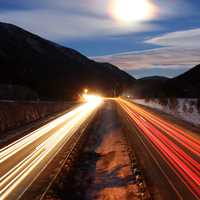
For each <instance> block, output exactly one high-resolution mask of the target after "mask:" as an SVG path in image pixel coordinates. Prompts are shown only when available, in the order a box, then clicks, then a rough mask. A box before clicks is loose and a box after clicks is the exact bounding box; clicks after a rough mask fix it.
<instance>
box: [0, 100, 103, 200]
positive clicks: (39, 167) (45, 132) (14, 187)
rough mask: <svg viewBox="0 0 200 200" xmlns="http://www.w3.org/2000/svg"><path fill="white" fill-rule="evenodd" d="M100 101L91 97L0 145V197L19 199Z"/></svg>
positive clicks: (10, 199)
mask: <svg viewBox="0 0 200 200" xmlns="http://www.w3.org/2000/svg"><path fill="white" fill-rule="evenodd" d="M101 103H102V100H101V99H99V98H92V101H90V100H88V101H87V102H85V103H83V104H82V105H80V106H79V107H77V108H75V109H74V110H72V111H70V112H68V113H66V114H64V115H63V116H61V117H59V118H57V119H55V120H53V121H51V122H49V123H47V124H46V125H44V126H42V127H41V128H39V129H37V130H35V131H33V132H31V133H29V134H27V135H26V136H24V137H22V138H20V139H19V140H17V141H15V142H13V143H11V144H9V145H8V146H6V147H4V148H2V149H0V200H4V199H9V200H12V199H15V200H16V199H20V198H21V197H22V195H23V194H24V193H25V191H26V190H27V189H28V188H29V187H30V186H31V184H32V183H33V182H34V180H36V179H37V178H38V176H39V175H40V174H41V173H42V172H43V171H44V169H45V168H46V167H47V166H48V164H49V163H50V162H51V160H52V159H53V158H54V157H55V156H56V155H57V153H58V152H59V151H60V150H61V149H62V148H63V146H64V145H66V144H67V142H68V141H69V140H70V138H72V137H73V135H74V134H75V133H76V132H77V130H78V129H79V128H80V127H81V125H82V124H83V123H85V122H86V121H87V120H88V119H89V118H90V117H91V115H92V114H93V113H95V111H96V110H97V109H98V107H99V106H100V105H101Z"/></svg>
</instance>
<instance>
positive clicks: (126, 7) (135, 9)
mask: <svg viewBox="0 0 200 200" xmlns="http://www.w3.org/2000/svg"><path fill="white" fill-rule="evenodd" d="M111 9H112V15H113V16H114V18H116V19H118V20H120V21H124V22H134V21H143V20H148V19H151V18H153V17H154V15H155V9H156V8H155V5H153V4H152V3H151V2H150V1H149V0H113V1H112V8H111Z"/></svg>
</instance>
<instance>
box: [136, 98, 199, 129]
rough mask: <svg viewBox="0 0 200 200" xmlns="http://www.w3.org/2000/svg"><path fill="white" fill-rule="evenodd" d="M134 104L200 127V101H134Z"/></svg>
mask: <svg viewBox="0 0 200 200" xmlns="http://www.w3.org/2000/svg"><path fill="white" fill-rule="evenodd" d="M133 102H134V103H137V104H140V105H144V106H147V107H150V108H154V109H157V110H161V111H163V112H165V113H168V114H171V115H173V116H175V117H177V118H179V119H183V120H185V121H187V122H190V123H192V124H194V125H196V126H200V110H199V109H198V104H199V100H198V99H162V100H161V99H152V100H145V99H134V100H133Z"/></svg>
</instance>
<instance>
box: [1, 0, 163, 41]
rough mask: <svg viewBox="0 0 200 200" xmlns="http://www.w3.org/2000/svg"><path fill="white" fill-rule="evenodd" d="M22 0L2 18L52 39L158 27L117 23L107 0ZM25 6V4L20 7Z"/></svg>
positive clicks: (4, 13)
mask: <svg viewBox="0 0 200 200" xmlns="http://www.w3.org/2000/svg"><path fill="white" fill-rule="evenodd" d="M35 2H36V1H33V0H30V1H25V0H18V3H19V4H18V5H17V4H15V3H13V2H9V3H10V4H12V5H13V7H14V8H15V7H17V9H7V10H3V11H1V13H0V21H4V22H8V23H13V24H16V25H18V26H21V27H23V28H25V29H28V30H29V31H32V32H34V33H36V34H39V35H41V36H43V37H46V38H48V39H52V40H56V41H62V40H64V39H71V38H73V39H74V38H85V37H88V38H89V37H99V36H113V35H120V34H127V33H133V32H145V31H150V30H155V29H158V28H159V26H158V25H154V24H151V23H148V24H147V23H133V24H131V25H122V24H118V23H116V21H115V20H113V19H112V18H111V17H110V16H109V13H108V10H107V9H108V1H107V0H75V1H66V0H60V1H55V0H44V1H40V2H38V1H37V3H35ZM20 5H21V7H20Z"/></svg>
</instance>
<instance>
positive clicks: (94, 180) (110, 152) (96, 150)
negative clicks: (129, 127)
mask: <svg viewBox="0 0 200 200" xmlns="http://www.w3.org/2000/svg"><path fill="white" fill-rule="evenodd" d="M114 106H115V105H114V104H113V103H109V102H108V103H106V105H105V106H104V108H103V109H102V111H100V112H101V113H100V114H99V117H98V119H97V120H96V122H95V123H94V125H93V126H92V127H91V129H90V130H89V131H90V136H89V138H88V141H87V143H86V144H85V147H84V150H83V152H82V154H81V156H80V158H79V160H78V162H77V163H76V165H75V168H74V170H73V172H72V173H71V175H70V176H66V177H63V178H62V180H60V182H59V183H57V185H55V186H54V187H53V190H52V191H51V195H49V198H47V199H70V200H75V199H81V200H86V199H87V200H94V199H95V200H113V199H114V200H126V199H127V200H137V199H140V198H139V188H138V185H137V184H136V180H135V177H134V175H133V173H132V169H131V160H130V156H129V153H128V146H127V142H126V139H125V137H124V134H123V129H122V125H121V123H120V122H119V119H118V116H117V112H116V109H115V108H114ZM47 196H48V195H47Z"/></svg>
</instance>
